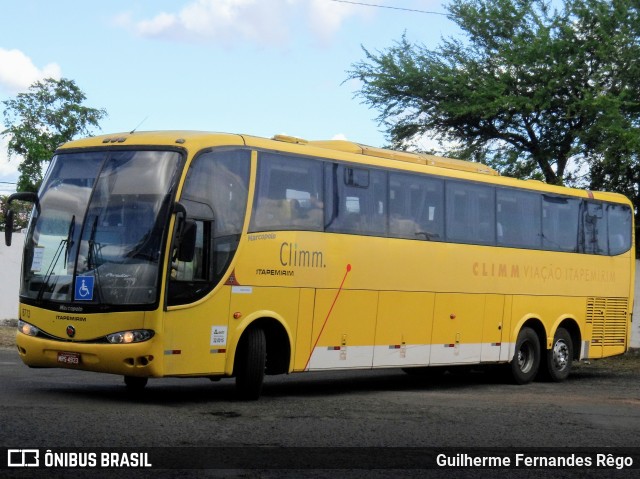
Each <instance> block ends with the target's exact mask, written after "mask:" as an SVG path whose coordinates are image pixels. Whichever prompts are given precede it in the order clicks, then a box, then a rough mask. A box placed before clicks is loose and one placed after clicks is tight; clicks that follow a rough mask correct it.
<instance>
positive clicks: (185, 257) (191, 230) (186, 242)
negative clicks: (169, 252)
mask: <svg viewBox="0 0 640 479" xmlns="http://www.w3.org/2000/svg"><path fill="white" fill-rule="evenodd" d="M197 232H198V225H197V224H196V222H195V221H192V220H185V222H184V226H183V228H182V231H181V232H180V237H179V238H178V254H177V260H178V261H182V262H185V263H189V262H191V261H193V257H194V255H195V252H196V234H197Z"/></svg>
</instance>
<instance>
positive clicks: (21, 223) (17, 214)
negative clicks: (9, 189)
mask: <svg viewBox="0 0 640 479" xmlns="http://www.w3.org/2000/svg"><path fill="white" fill-rule="evenodd" d="M7 198H9V196H7V195H2V196H0V231H4V230H5V229H6V227H7V223H6V212H7V208H8V206H7ZM32 208H33V204H31V203H27V202H25V201H12V202H11V209H12V210H13V212H14V217H13V230H14V231H20V230H21V229H23V228H26V227H27V225H28V224H29V217H30V216H31V209H32ZM2 241H4V240H2Z"/></svg>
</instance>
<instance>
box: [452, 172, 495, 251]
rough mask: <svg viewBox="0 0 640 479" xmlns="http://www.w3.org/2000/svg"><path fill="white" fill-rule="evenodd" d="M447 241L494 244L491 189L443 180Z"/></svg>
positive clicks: (492, 192) (493, 212) (492, 195)
mask: <svg viewBox="0 0 640 479" xmlns="http://www.w3.org/2000/svg"><path fill="white" fill-rule="evenodd" d="M446 198H447V199H446V201H447V223H446V224H447V226H446V228H447V240H449V241H453V242H456V243H469V244H495V240H496V218H495V212H496V208H495V189H494V188H493V187H490V186H484V185H479V184H470V183H462V182H457V181H447V183H446Z"/></svg>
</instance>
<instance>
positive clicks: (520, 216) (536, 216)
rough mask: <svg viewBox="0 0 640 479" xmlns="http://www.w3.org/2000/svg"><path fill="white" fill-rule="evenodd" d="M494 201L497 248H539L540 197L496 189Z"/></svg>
mask: <svg viewBox="0 0 640 479" xmlns="http://www.w3.org/2000/svg"><path fill="white" fill-rule="evenodd" d="M496 201H497V208H496V210H497V233H498V242H497V243H498V246H512V247H515V248H540V245H541V236H542V235H541V232H542V231H541V228H542V226H541V224H540V219H541V216H542V213H541V200H540V195H539V194H537V193H529V192H525V191H518V190H511V189H507V188H498V190H497V191H496Z"/></svg>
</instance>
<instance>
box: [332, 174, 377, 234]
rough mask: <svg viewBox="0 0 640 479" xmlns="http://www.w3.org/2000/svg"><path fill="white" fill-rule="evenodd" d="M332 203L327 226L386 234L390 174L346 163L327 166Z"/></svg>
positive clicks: (346, 230)
mask: <svg viewBox="0 0 640 479" xmlns="http://www.w3.org/2000/svg"><path fill="white" fill-rule="evenodd" d="M325 174H326V180H325V183H326V185H327V188H329V189H330V190H328V192H327V194H326V197H327V199H328V200H329V202H330V204H329V205H328V208H327V211H326V215H327V217H326V219H325V221H326V229H327V231H333V232H337V233H352V234H362V235H373V236H384V235H386V233H387V174H386V172H383V171H378V170H368V169H365V168H357V167H351V166H345V165H337V164H327V166H326V169H325Z"/></svg>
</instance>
